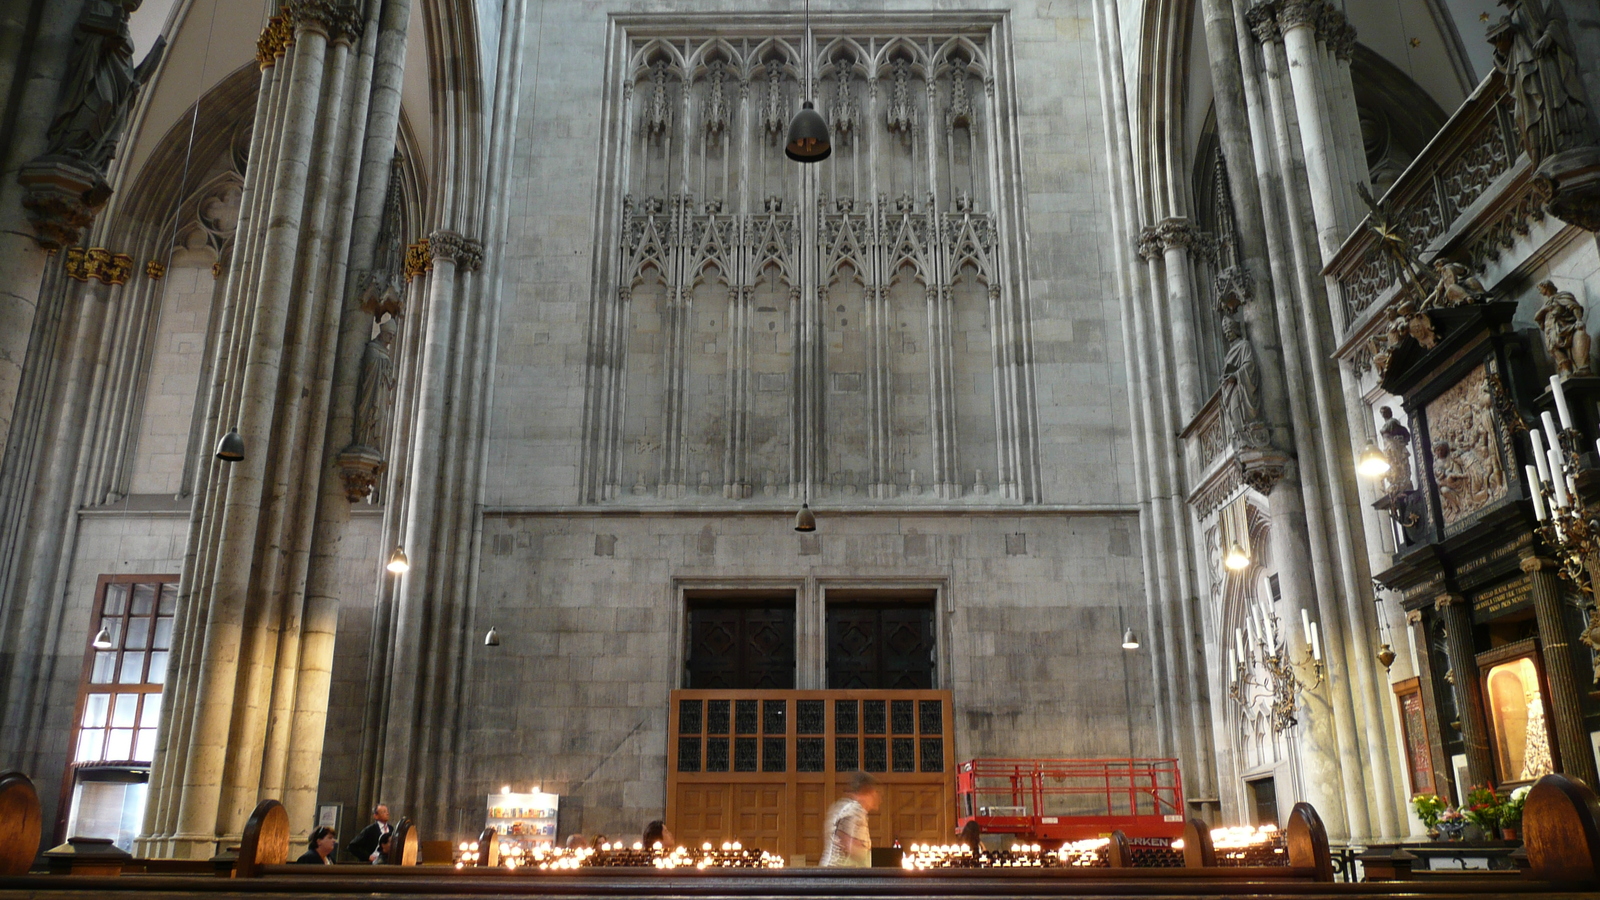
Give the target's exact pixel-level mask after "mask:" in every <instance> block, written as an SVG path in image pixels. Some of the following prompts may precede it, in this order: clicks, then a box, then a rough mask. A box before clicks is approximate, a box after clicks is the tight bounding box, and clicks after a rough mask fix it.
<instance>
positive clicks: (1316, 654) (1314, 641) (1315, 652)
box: [1311, 625, 1322, 662]
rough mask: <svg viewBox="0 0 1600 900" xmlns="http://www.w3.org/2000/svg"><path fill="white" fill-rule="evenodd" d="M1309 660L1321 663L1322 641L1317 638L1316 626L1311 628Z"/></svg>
mask: <svg viewBox="0 0 1600 900" xmlns="http://www.w3.org/2000/svg"><path fill="white" fill-rule="evenodd" d="M1311 658H1312V659H1314V660H1316V661H1317V662H1322V641H1321V640H1319V639H1318V638H1317V626H1315V625H1313V626H1311Z"/></svg>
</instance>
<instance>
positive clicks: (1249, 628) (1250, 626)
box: [1244, 614, 1258, 647]
mask: <svg viewBox="0 0 1600 900" xmlns="http://www.w3.org/2000/svg"><path fill="white" fill-rule="evenodd" d="M1244 633H1245V634H1246V635H1248V636H1249V637H1250V646H1252V647H1254V646H1255V645H1256V643H1257V641H1258V639H1257V638H1256V617H1255V616H1253V615H1249V614H1246V615H1245V617H1244Z"/></svg>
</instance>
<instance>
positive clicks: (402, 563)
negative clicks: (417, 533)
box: [384, 546, 411, 575]
mask: <svg viewBox="0 0 1600 900" xmlns="http://www.w3.org/2000/svg"><path fill="white" fill-rule="evenodd" d="M384 568H386V569H388V570H389V571H391V572H393V573H395V574H396V575H404V574H405V573H407V572H409V571H411V560H409V559H406V548H404V547H399V546H397V547H395V548H394V552H393V553H391V554H389V564H388V565H387V566H384Z"/></svg>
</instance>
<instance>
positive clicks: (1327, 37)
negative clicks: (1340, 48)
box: [1316, 3, 1354, 47]
mask: <svg viewBox="0 0 1600 900" xmlns="http://www.w3.org/2000/svg"><path fill="white" fill-rule="evenodd" d="M1316 29H1317V40H1319V41H1321V42H1323V43H1324V44H1327V45H1328V46H1329V47H1335V46H1337V45H1338V43H1339V41H1341V40H1343V39H1344V33H1345V30H1346V29H1350V21H1349V20H1348V19H1346V18H1345V15H1344V12H1343V11H1342V10H1340V9H1339V7H1337V6H1334V5H1333V4H1332V3H1323V4H1322V8H1321V9H1320V10H1318V11H1317V20H1316ZM1351 30H1352V32H1353V31H1354V29H1351ZM1353 37H1354V35H1353V34H1352V38H1353Z"/></svg>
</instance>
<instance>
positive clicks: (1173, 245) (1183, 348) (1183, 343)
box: [1155, 216, 1205, 422]
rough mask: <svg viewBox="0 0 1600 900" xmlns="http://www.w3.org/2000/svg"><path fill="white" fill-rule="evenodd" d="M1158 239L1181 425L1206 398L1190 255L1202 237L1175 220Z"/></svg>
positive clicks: (1160, 226) (1159, 229) (1160, 228)
mask: <svg viewBox="0 0 1600 900" xmlns="http://www.w3.org/2000/svg"><path fill="white" fill-rule="evenodd" d="M1155 237H1156V240H1158V241H1160V242H1161V253H1162V259H1163V261H1164V262H1165V263H1166V277H1167V314H1168V317H1169V321H1170V322H1171V323H1172V334H1171V335H1169V340H1170V342H1171V345H1172V355H1173V358H1174V361H1175V362H1176V363H1177V375H1178V403H1179V413H1178V414H1179V416H1180V419H1181V421H1183V422H1188V421H1189V420H1190V419H1193V418H1194V416H1195V413H1197V412H1199V411H1200V403H1201V400H1202V399H1203V397H1204V395H1205V391H1204V390H1202V388H1201V386H1200V361H1199V358H1198V354H1197V353H1196V350H1195V327H1194V312H1195V302H1194V267H1193V265H1192V263H1191V259H1190V255H1189V253H1190V248H1191V247H1193V246H1194V245H1195V242H1196V241H1198V240H1199V238H1200V233H1199V231H1198V230H1196V229H1195V227H1194V223H1192V222H1190V221H1189V220H1188V219H1186V218H1183V217H1181V216H1173V217H1170V218H1166V219H1162V220H1161V221H1160V222H1158V223H1157V224H1156V229H1155Z"/></svg>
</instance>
